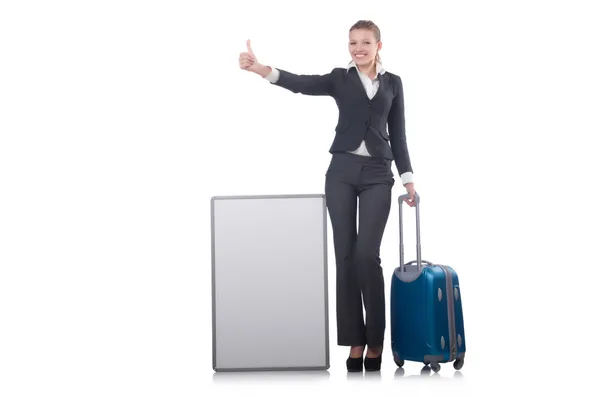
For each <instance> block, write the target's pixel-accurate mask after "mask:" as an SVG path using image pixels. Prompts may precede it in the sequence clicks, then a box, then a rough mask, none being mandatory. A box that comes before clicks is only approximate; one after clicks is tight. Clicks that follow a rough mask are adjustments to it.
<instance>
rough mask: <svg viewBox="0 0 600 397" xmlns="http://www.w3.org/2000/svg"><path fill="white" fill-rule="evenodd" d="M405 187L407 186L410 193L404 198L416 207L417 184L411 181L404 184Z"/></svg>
mask: <svg viewBox="0 0 600 397" xmlns="http://www.w3.org/2000/svg"><path fill="white" fill-rule="evenodd" d="M404 187H405V188H406V192H407V193H408V195H409V198H408V199H404V202H406V204H408V205H410V206H411V207H414V206H415V205H416V204H417V203H416V201H415V184H414V183H413V182H409V183H407V184H406V185H404Z"/></svg>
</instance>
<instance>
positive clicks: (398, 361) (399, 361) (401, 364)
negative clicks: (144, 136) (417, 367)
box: [394, 358, 404, 368]
mask: <svg viewBox="0 0 600 397" xmlns="http://www.w3.org/2000/svg"><path fill="white" fill-rule="evenodd" d="M394 362H395V363H396V365H397V366H398V368H402V367H403V366H404V360H399V359H396V358H394Z"/></svg>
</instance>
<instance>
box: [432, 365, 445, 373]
mask: <svg viewBox="0 0 600 397" xmlns="http://www.w3.org/2000/svg"><path fill="white" fill-rule="evenodd" d="M429 366H430V367H431V369H432V370H433V372H435V373H438V372H439V371H440V369H441V368H442V367H440V364H439V363H430V364H429Z"/></svg>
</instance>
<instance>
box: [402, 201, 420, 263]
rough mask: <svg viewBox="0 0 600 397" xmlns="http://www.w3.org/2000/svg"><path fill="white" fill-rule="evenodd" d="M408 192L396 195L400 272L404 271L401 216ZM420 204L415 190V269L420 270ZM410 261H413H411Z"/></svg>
mask: <svg viewBox="0 0 600 397" xmlns="http://www.w3.org/2000/svg"><path fill="white" fill-rule="evenodd" d="M409 198H410V195H409V194H403V195H400V196H399V197H398V218H399V221H400V272H404V268H405V266H404V228H403V225H402V224H403V216H402V207H403V203H404V200H405V199H409ZM420 204H421V197H420V196H419V194H418V193H416V192H415V215H416V224H417V227H416V233H417V260H416V263H417V271H418V272H420V271H421V266H422V259H421V217H420V213H419V207H420ZM411 263H414V261H413V262H411Z"/></svg>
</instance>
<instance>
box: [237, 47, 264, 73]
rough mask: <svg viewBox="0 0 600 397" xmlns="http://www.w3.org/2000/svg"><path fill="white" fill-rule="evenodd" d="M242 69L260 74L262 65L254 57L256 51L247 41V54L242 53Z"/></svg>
mask: <svg viewBox="0 0 600 397" xmlns="http://www.w3.org/2000/svg"><path fill="white" fill-rule="evenodd" d="M239 61H240V68H241V69H244V70H247V71H249V72H255V73H257V72H258V69H259V66H260V64H259V63H258V61H257V60H256V56H255V55H254V51H252V46H251V45H250V40H247V41H246V52H241V53H240V59H239Z"/></svg>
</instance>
